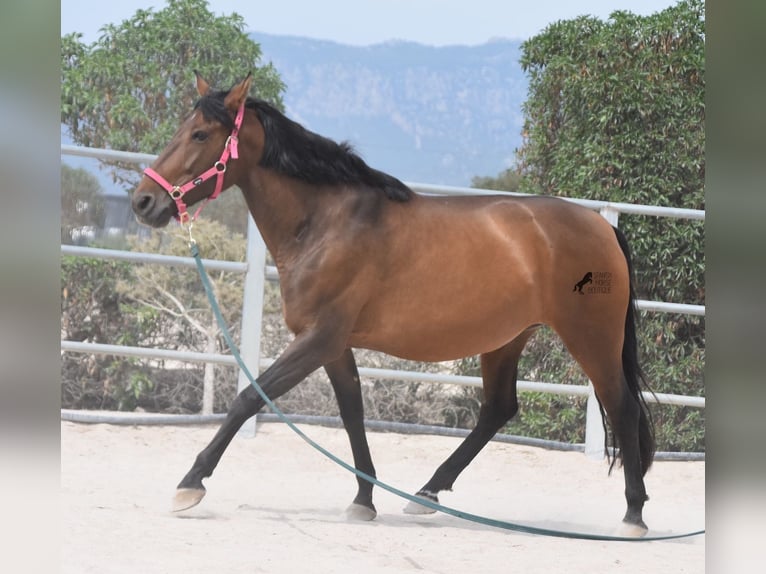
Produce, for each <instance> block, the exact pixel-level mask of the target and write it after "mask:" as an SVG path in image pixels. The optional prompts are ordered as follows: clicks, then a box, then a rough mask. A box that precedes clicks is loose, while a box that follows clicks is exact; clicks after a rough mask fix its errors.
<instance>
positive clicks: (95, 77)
mask: <svg viewBox="0 0 766 574" xmlns="http://www.w3.org/2000/svg"><path fill="white" fill-rule="evenodd" d="M80 38H81V34H79V33H73V34H68V35H65V36H63V37H62V38H61V122H62V123H63V124H65V125H66V126H67V127H68V128H69V131H70V133H71V136H72V139H73V140H74V142H75V143H76V144H78V145H83V146H91V147H99V148H111V149H117V150H122V151H133V152H143V153H159V152H160V150H161V149H162V148H163V147H164V146H165V145H166V144H167V142H168V141H169V140H170V138H171V136H172V135H173V133H174V132H175V130H176V128H177V126H178V123H179V120H180V118H181V117H183V116H184V115H185V114H188V113H189V111H190V110H191V109H192V106H193V104H194V102H195V100H196V99H197V97H198V95H197V92H196V89H195V84H194V70H198V71H199V72H200V73H201V74H202V75H203V76H205V78H206V79H207V80H208V81H209V82H210V83H211V85H213V86H216V87H219V88H227V87H229V86H231V85H233V84H234V83H235V82H236V81H239V80H241V79H242V78H243V77H244V76H245V75H246V74H247V73H248V72H251V71H252V72H253V75H254V81H253V86H254V90H255V95H257V96H258V97H260V98H262V99H265V100H268V101H270V102H272V103H274V104H275V105H277V106H280V107H281V106H282V101H281V96H280V94H281V92H282V91H283V89H284V85H283V83H282V81H281V80H280V78H279V75H278V73H277V72H276V70H275V69H274V67H273V66H272V65H271V64H267V65H259V64H260V59H261V50H260V47H259V45H258V44H256V43H255V42H253V41H252V40H251V39H250V38H249V37H248V36H247V34H246V32H245V22H244V20H243V18H242V17H241V16H239V15H238V14H236V13H234V14H231V15H229V16H215V15H214V14H212V13H211V12H210V10H209V9H208V4H207V2H206V1H205V0H167V5H166V6H165V8H163V9H161V10H159V11H156V12H155V11H153V10H151V9H149V10H138V11H137V12H136V13H135V14H134V15H133V16H132V17H131V18H130V19H128V20H125V21H123V22H122V23H121V24H119V25H118V24H108V25H106V26H105V27H104V28H102V29H101V36H100V37H99V39H98V40H97V41H96V42H94V43H93V44H91V45H84V44H83V43H82V42H81V41H80ZM123 167H126V168H127V167H131V166H123ZM132 169H135V166H132Z"/></svg>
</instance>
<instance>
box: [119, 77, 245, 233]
mask: <svg viewBox="0 0 766 574" xmlns="http://www.w3.org/2000/svg"><path fill="white" fill-rule="evenodd" d="M251 79H252V78H251V76H250V75H248V76H247V78H245V79H244V80H243V81H242V82H240V83H239V84H237V85H235V86H234V87H233V88H232V89H231V90H229V92H227V93H225V94H224V93H221V92H217V93H214V92H212V91H211V89H210V86H209V85H208V83H207V82H206V81H205V80H204V79H202V77H200V76H199V74H197V91H198V92H199V94H200V96H201V99H200V101H199V102H198V103H197V105H196V106H195V108H194V111H193V112H192V113H191V114H190V115H189V116H188V117H187V118H186V119H185V120H184V121H183V122H182V123H181V126H180V127H179V128H178V130H177V131H176V133H175V135H174V136H173V139H172V140H171V141H170V143H169V144H168V145H167V147H166V148H165V149H164V150H163V151H162V153H160V155H159V157H158V158H157V160H156V161H155V162H154V163H153V164H152V166H151V167H150V168H148V169H146V170H145V172H144V177H143V178H142V179H141V182H140V183H139V185H138V187H137V188H136V190H135V192H134V193H133V211H134V213H135V214H136V216H137V217H138V220H139V221H141V222H142V223H145V224H147V225H150V226H152V227H163V226H165V225H167V224H168V222H169V221H170V218H171V217H176V218H177V219H179V220H180V221H181V222H182V223H185V222H186V221H188V220H189V219H191V217H190V216H189V213H188V212H187V211H186V208H187V207H188V206H191V205H194V204H195V203H198V202H199V201H201V200H203V199H208V200H209V199H214V198H215V197H217V196H218V194H219V193H220V192H221V191H222V190H223V189H225V188H226V187H229V186H230V185H231V184H232V183H233V181H232V180H231V178H230V177H229V176H228V175H227V167H228V166H227V162H228V161H229V159H236V158H237V157H238V140H237V137H238V134H239V127H240V126H241V124H242V120H243V117H244V106H245V101H246V100H247V93H248V91H249V89H250V82H251ZM200 209H201V208H200ZM198 212H199V209H198V210H197V213H198ZM195 216H196V213H195Z"/></svg>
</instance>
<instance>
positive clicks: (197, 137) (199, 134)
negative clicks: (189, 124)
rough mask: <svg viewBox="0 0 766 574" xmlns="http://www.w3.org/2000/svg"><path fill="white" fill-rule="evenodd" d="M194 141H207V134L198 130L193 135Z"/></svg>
mask: <svg viewBox="0 0 766 574" xmlns="http://www.w3.org/2000/svg"><path fill="white" fill-rule="evenodd" d="M192 139H193V140H194V141H195V142H203V141H205V140H206V139H207V132H203V131H202V130H197V131H195V132H194V133H192Z"/></svg>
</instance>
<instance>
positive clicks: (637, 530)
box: [615, 522, 649, 538]
mask: <svg viewBox="0 0 766 574" xmlns="http://www.w3.org/2000/svg"><path fill="white" fill-rule="evenodd" d="M647 532H649V530H648V529H647V528H644V527H643V526H639V525H638V524H629V523H628V522H621V523H620V526H618V527H617V530H616V532H615V536H620V537H622V538H643V537H644V536H646V533H647Z"/></svg>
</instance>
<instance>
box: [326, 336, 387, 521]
mask: <svg viewBox="0 0 766 574" xmlns="http://www.w3.org/2000/svg"><path fill="white" fill-rule="evenodd" d="M325 371H327V375H328V376H329V377H330V382H331V383H332V388H333V390H334V391H335V398H336V399H337V400H338V408H339V409H340V416H341V418H342V419H343V426H344V427H345V428H346V432H347V433H348V438H349V441H350V442H351V452H352V454H353V456H354V466H356V468H357V469H358V470H360V471H362V472H364V473H366V474H368V475H370V476H373V477H374V476H375V467H374V466H373V464H372V457H371V456H370V448H369V446H368V445H367V436H366V434H365V432H364V406H363V404H362V388H361V385H360V382H359V372H358V371H357V368H356V361H354V354H353V353H352V351H351V349H346V351H345V352H344V353H343V355H342V356H341V357H340V359H338V360H337V361H333V362H332V363H328V364H327V365H325ZM357 482H358V484H359V490H358V491H357V494H356V498H354V501H353V502H352V503H351V505H350V506H349V507H348V508H347V509H346V516H347V517H348V518H351V519H354V520H372V519H374V518H375V516H377V511H376V510H375V505H374V504H373V503H372V483H371V482H369V481H367V480H365V479H364V478H361V477H357Z"/></svg>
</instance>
